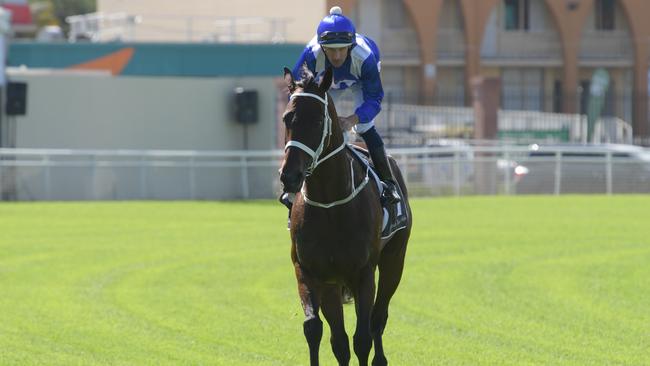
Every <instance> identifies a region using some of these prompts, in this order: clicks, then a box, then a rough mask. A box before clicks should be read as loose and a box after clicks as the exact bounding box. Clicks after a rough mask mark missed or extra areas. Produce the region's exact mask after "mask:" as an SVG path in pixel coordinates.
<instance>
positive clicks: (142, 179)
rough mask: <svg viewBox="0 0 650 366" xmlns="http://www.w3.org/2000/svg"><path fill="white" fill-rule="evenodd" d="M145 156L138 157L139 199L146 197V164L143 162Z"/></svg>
mask: <svg viewBox="0 0 650 366" xmlns="http://www.w3.org/2000/svg"><path fill="white" fill-rule="evenodd" d="M145 159H146V158H145V156H144V155H143V156H141V157H140V199H142V200H145V199H147V196H148V194H147V171H146V169H147V166H146V164H145Z"/></svg>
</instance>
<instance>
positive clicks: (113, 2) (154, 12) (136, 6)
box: [97, 0, 325, 43]
mask: <svg viewBox="0 0 650 366" xmlns="http://www.w3.org/2000/svg"><path fill="white" fill-rule="evenodd" d="M324 9H325V0H309V1H303V0H284V1H263V0H239V1H223V0H221V1H206V0H183V1H178V0H138V1H132V0H97V11H98V14H102V15H103V18H102V20H101V24H99V28H102V27H103V28H105V29H106V28H109V29H108V31H106V32H105V33H106V34H105V36H106V37H111V36H112V35H114V34H115V33H122V32H124V34H120V36H121V37H122V38H126V40H134V41H138V42H152V41H154V42H157V41H161V42H187V41H191V42H212V41H216V42H224V43H226V42H251V43H253V42H268V41H273V42H295V43H302V42H303V41H304V40H305V39H309V38H311V35H312V34H313V33H314V29H315V28H314V24H317V23H318V21H319V20H320V18H322V16H323V12H324ZM120 14H123V15H126V16H127V17H126V18H125V17H124V16H122V17H121V16H120ZM125 23H127V24H128V23H136V24H132V25H134V26H133V27H131V29H130V30H129V29H127V30H126V31H124V28H125V27H124V25H125ZM127 28H128V27H127Z"/></svg>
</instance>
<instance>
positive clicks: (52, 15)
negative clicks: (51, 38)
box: [29, 0, 97, 30]
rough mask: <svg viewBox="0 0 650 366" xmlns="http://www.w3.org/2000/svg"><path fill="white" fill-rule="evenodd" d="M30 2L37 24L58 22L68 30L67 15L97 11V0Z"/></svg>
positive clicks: (36, 0)
mask: <svg viewBox="0 0 650 366" xmlns="http://www.w3.org/2000/svg"><path fill="white" fill-rule="evenodd" d="M29 4H30V6H31V7H32V9H34V13H35V14H34V17H35V19H36V23H37V25H39V26H44V25H51V24H56V25H59V26H61V27H62V28H63V29H66V30H67V28H68V25H67V23H66V22H65V18H66V17H69V16H71V15H79V14H87V13H94V12H96V11H97V0H29Z"/></svg>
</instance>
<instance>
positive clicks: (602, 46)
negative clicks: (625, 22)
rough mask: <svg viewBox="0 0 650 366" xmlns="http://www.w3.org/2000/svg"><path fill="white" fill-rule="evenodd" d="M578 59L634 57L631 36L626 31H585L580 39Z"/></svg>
mask: <svg viewBox="0 0 650 366" xmlns="http://www.w3.org/2000/svg"><path fill="white" fill-rule="evenodd" d="M579 57H580V59H585V60H589V59H626V60H629V61H632V60H633V58H634V46H633V45H632V36H631V34H630V33H628V32H626V31H585V32H583V33H582V38H581V40H580V53H579Z"/></svg>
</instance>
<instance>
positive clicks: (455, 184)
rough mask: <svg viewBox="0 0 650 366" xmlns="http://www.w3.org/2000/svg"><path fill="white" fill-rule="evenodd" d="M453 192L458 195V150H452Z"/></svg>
mask: <svg viewBox="0 0 650 366" xmlns="http://www.w3.org/2000/svg"><path fill="white" fill-rule="evenodd" d="M454 194H455V195H456V197H458V196H460V151H459V150H458V149H456V150H455V151H454Z"/></svg>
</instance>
